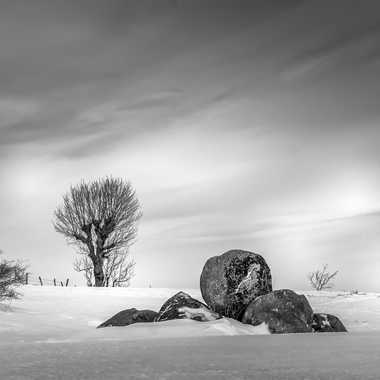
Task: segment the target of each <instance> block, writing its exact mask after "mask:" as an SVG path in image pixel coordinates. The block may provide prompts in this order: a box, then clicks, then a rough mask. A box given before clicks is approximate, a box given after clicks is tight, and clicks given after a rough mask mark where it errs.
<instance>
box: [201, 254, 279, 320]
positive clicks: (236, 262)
mask: <svg viewBox="0 0 380 380" xmlns="http://www.w3.org/2000/svg"><path fill="white" fill-rule="evenodd" d="M200 287H201V292H202V296H203V299H204V300H205V301H206V303H207V305H208V306H209V307H210V308H211V309H212V310H214V311H215V312H217V313H220V314H222V315H224V316H226V317H230V318H235V319H238V320H240V319H241V316H242V313H243V312H244V310H245V309H246V307H247V305H248V304H249V303H250V302H251V301H252V300H254V299H255V298H256V297H258V296H261V295H263V294H266V293H269V292H271V291H272V276H271V273H270V269H269V266H268V264H267V263H266V262H265V260H264V258H263V257H262V256H260V255H258V254H256V253H252V252H248V251H241V250H231V251H228V252H225V253H224V254H222V255H220V256H214V257H211V258H209V259H208V260H207V262H206V264H205V265H204V267H203V270H202V274H201V279H200Z"/></svg>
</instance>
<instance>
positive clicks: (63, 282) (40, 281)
mask: <svg viewBox="0 0 380 380" xmlns="http://www.w3.org/2000/svg"><path fill="white" fill-rule="evenodd" d="M25 285H37V286H64V287H66V286H75V285H74V284H73V283H72V282H71V281H70V279H69V278H65V279H63V278H56V277H53V278H46V277H41V276H36V275H34V274H32V273H26V274H25Z"/></svg>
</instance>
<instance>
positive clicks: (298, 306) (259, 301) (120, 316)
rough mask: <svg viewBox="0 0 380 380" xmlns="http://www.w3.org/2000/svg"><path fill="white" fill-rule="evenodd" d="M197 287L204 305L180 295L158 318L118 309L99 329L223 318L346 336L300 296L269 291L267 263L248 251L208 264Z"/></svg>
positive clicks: (151, 313) (234, 252) (335, 319)
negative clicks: (146, 323)
mask: <svg viewBox="0 0 380 380" xmlns="http://www.w3.org/2000/svg"><path fill="white" fill-rule="evenodd" d="M200 288H201V292H202V297H203V299H204V300H205V302H206V304H207V305H206V304H204V303H202V302H200V301H198V300H196V299H194V298H192V297H191V296H190V295H189V294H187V293H184V292H179V293H177V294H175V295H174V296H173V297H171V298H169V299H168V300H167V301H166V302H165V303H164V304H163V305H162V306H161V308H160V310H159V312H158V313H157V312H155V311H152V310H136V309H128V310H123V311H121V312H119V313H117V314H116V315H114V316H113V317H111V318H110V319H108V320H107V321H105V322H104V323H102V324H101V325H100V326H98V327H107V326H128V325H130V324H133V323H139V322H162V321H168V320H171V319H192V320H195V321H198V322H208V321H214V320H216V319H219V318H222V317H228V318H234V319H237V320H239V321H241V322H242V323H246V324H251V325H254V326H257V325H260V324H262V323H265V324H266V325H267V326H268V329H269V331H270V332H271V333H273V334H283V333H308V332H345V331H347V330H346V328H345V327H344V325H343V323H342V322H341V321H340V320H339V318H338V317H336V316H334V315H331V314H320V313H313V309H312V308H311V306H310V304H309V302H308V300H307V298H306V297H305V296H304V295H299V294H297V293H295V292H294V291H292V290H289V289H280V290H275V291H273V290H272V276H271V272H270V268H269V266H268V264H267V263H266V261H265V260H264V258H263V257H262V256H260V255H258V254H256V253H253V252H249V251H242V250H230V251H228V252H225V253H223V254H222V255H220V256H214V257H211V258H210V259H208V260H207V262H206V264H205V265H204V267H203V270H202V274H201V277H200Z"/></svg>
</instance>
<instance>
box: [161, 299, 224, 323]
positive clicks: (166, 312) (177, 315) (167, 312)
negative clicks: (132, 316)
mask: <svg viewBox="0 0 380 380" xmlns="http://www.w3.org/2000/svg"><path fill="white" fill-rule="evenodd" d="M219 318H221V315H219V314H218V313H215V312H213V311H211V310H210V309H209V308H208V307H207V306H206V305H205V304H204V303H202V302H200V301H198V300H196V299H194V298H192V297H191V296H190V295H189V294H187V293H185V292H179V293H177V294H175V295H174V296H173V297H171V298H169V299H168V300H167V301H166V302H165V303H164V304H163V305H162V307H161V309H160V311H159V312H158V315H157V317H156V319H155V320H156V321H157V322H162V321H168V320H171V319H193V320H195V321H199V322H207V321H215V320H216V319H219Z"/></svg>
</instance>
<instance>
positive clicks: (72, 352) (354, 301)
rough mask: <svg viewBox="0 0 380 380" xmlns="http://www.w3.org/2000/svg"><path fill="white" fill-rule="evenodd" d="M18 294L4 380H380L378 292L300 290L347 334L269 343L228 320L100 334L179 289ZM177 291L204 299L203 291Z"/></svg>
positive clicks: (11, 308)
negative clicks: (119, 316) (114, 319)
mask: <svg viewBox="0 0 380 380" xmlns="http://www.w3.org/2000/svg"><path fill="white" fill-rule="evenodd" d="M20 290H21V292H22V293H23V297H22V298H21V299H20V300H17V301H13V302H12V303H10V304H6V303H2V304H0V362H1V365H0V379H29V378H31V379H34V378H35V379H37V378H38V379H44V378H60V379H62V378H67V379H72V378H73V379H75V378H84V379H87V378H91V379H111V378H112V379H119V378H125V379H140V378H141V379H142V378H147V379H252V378H257V379H287V378H289V379H339V378H341V379H362V378H365V379H372V378H373V379H379V378H380V377H379V375H378V357H380V356H379V353H380V295H379V294H375V293H367V294H364V293H363V294H350V293H345V292H299V293H304V294H305V295H306V296H307V297H308V299H309V301H310V303H311V305H312V306H313V308H314V310H315V311H316V312H327V313H331V314H335V315H337V316H339V317H340V318H341V320H342V321H343V323H344V324H345V325H346V327H347V328H348V330H349V333H348V334H293V335H282V336H279V335H276V336H275V335H271V336H268V335H267V334H268V331H267V329H266V327H265V326H259V327H253V326H249V325H243V324H241V323H239V322H237V321H233V320H231V319H222V320H218V321H213V322H196V321H189V320H175V321H167V322H160V323H141V324H135V325H131V326H128V327H110V328H104V329H96V328H95V327H96V326H97V325H98V324H100V323H101V322H103V321H104V320H106V319H107V318H109V317H110V316H112V315H113V314H115V313H117V312H118V311H120V310H123V309H127V308H132V307H136V308H148V309H152V310H158V309H159V308H160V306H161V305H162V304H163V303H164V302H165V301H166V300H167V299H168V298H169V297H170V296H172V295H174V294H175V293H176V292H177V291H178V290H177V289H154V288H153V289H136V288H124V289H123V288H108V289H107V288H84V287H83V288H82V287H67V288H62V287H37V286H25V287H23V288H22V289H20ZM181 290H184V291H185V292H187V293H189V294H190V295H192V296H193V297H195V298H198V299H201V295H200V292H199V291H198V290H194V289H181ZM253 335H255V336H253ZM259 335H266V336H259ZM168 338H169V339H168ZM6 358H14V359H12V360H7V361H5V359H6Z"/></svg>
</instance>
